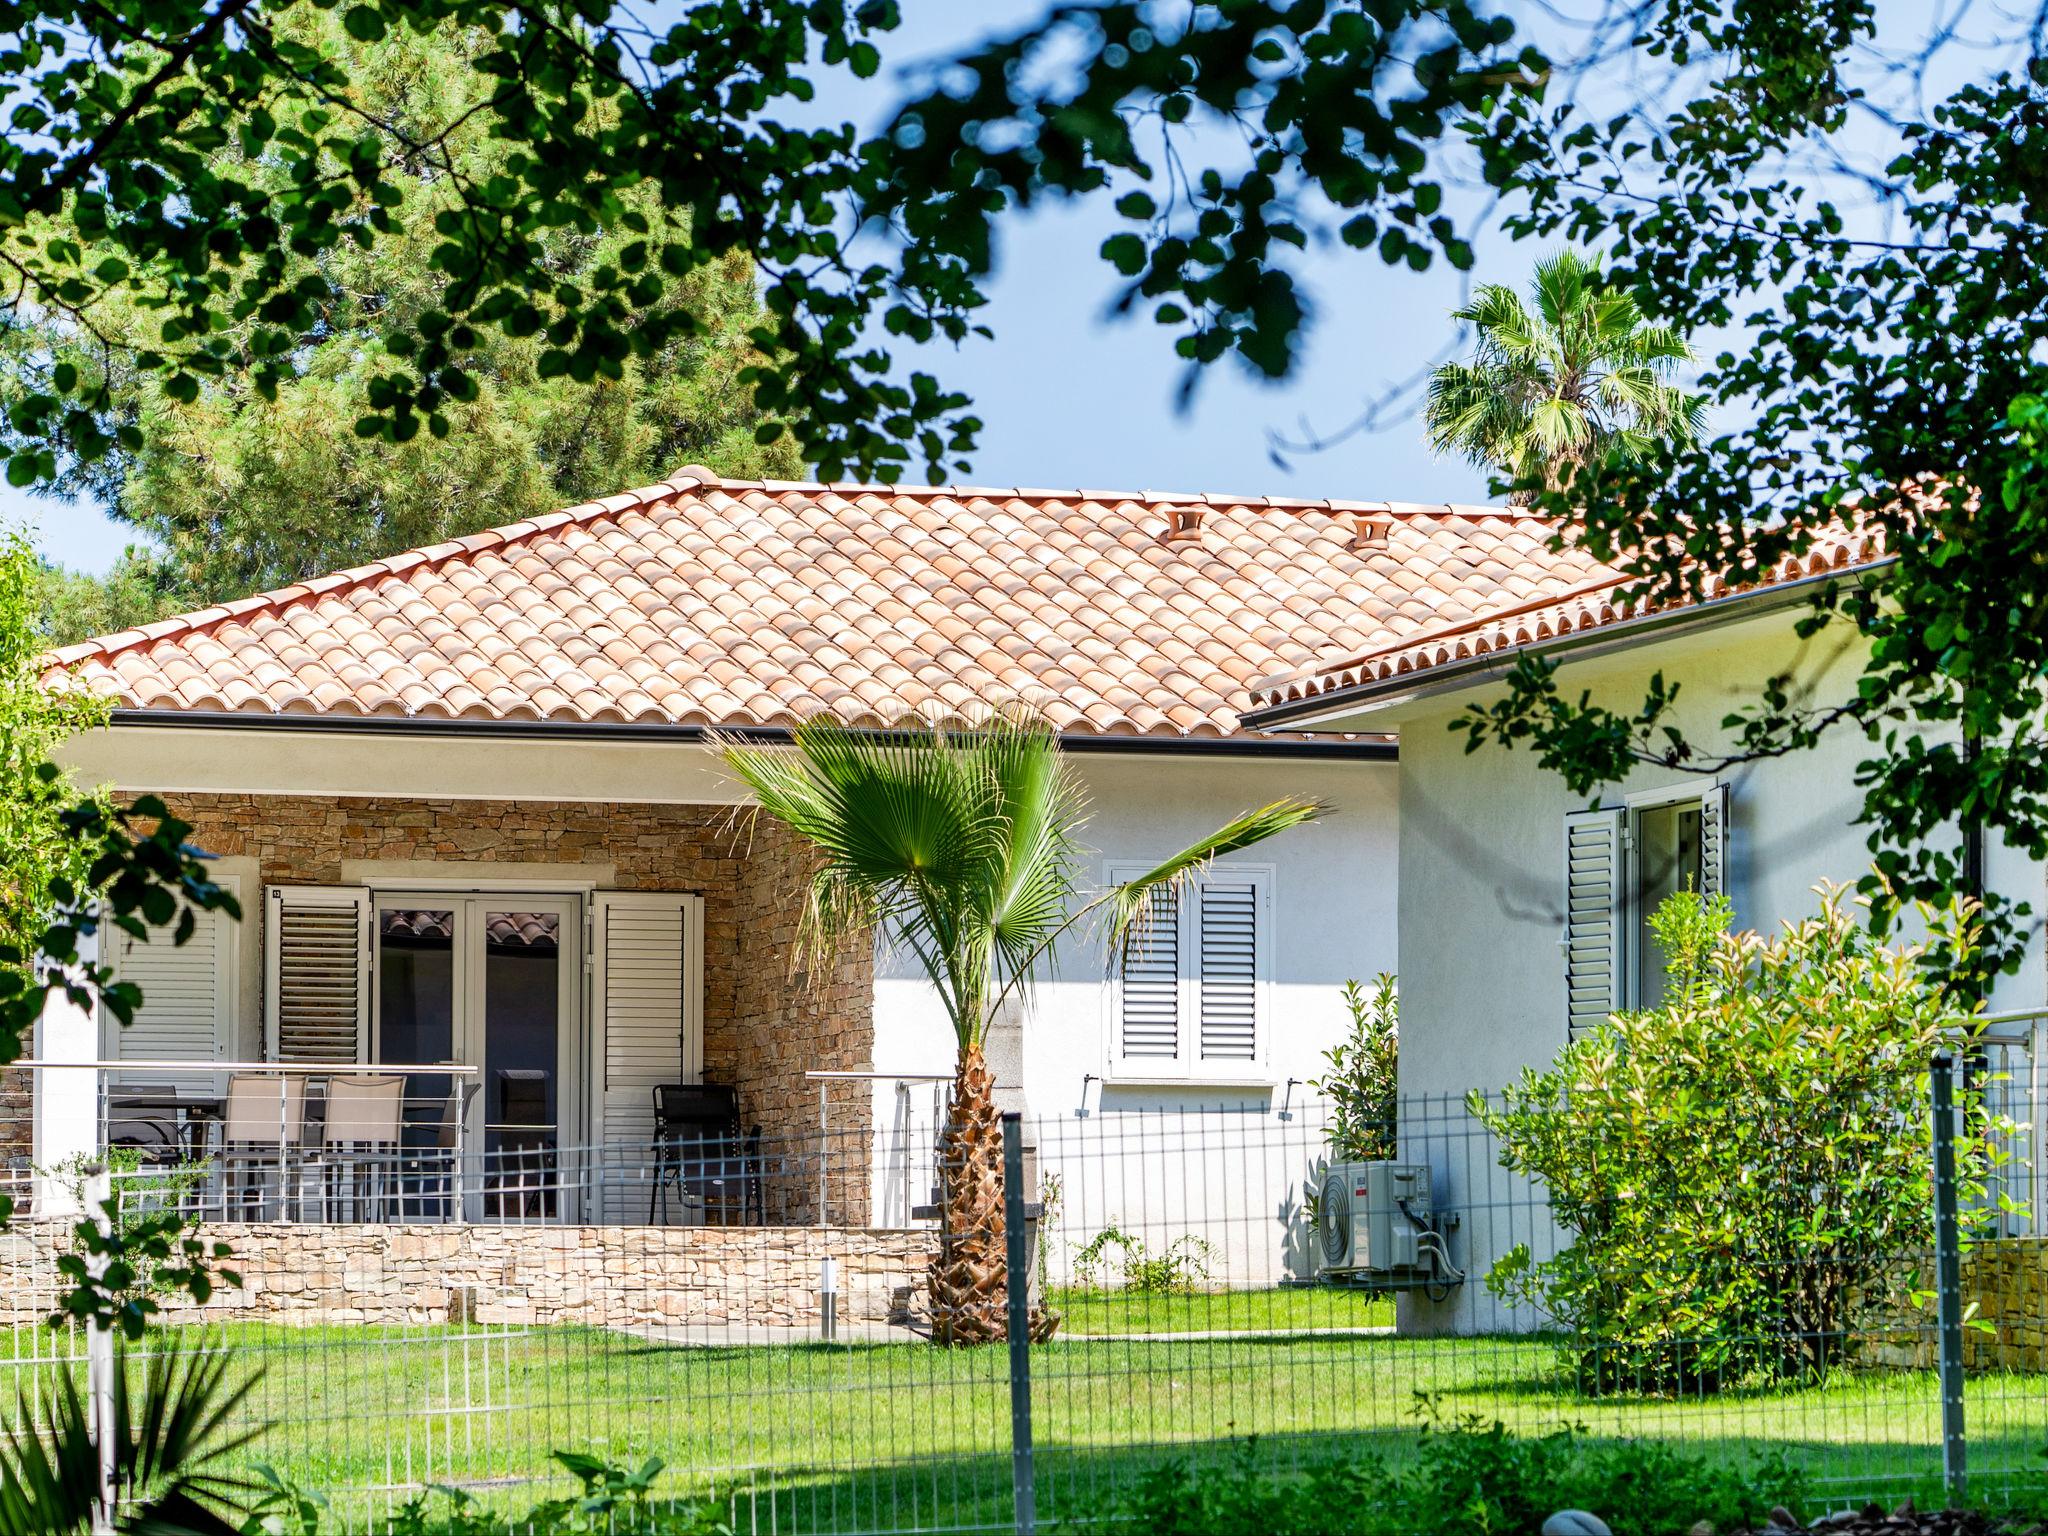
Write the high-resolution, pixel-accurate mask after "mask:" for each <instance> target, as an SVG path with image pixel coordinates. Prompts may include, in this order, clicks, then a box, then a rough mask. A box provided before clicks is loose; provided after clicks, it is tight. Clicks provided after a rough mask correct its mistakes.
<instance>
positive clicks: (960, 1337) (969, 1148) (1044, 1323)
mask: <svg viewBox="0 0 2048 1536" xmlns="http://www.w3.org/2000/svg"><path fill="white" fill-rule="evenodd" d="M1007 1236H1008V1231H1007V1227H1006V1225H1005V1221H1004V1216H1003V1122H1002V1116H1001V1115H999V1114H998V1113H997V1112H996V1078H995V1074H994V1073H993V1072H991V1071H989V1069H988V1063H987V1062H986V1061H984V1060H983V1059H982V1054H981V1047H980V1046H978V1045H970V1046H967V1047H965V1048H964V1049H963V1050H962V1051H961V1052H960V1061H959V1065H958V1066H957V1067H956V1068H955V1069H954V1073H953V1103H952V1106H951V1108H949V1109H948V1110H947V1111H946V1127H945V1130H944V1131H943V1132H942V1133H941V1134H940V1137H939V1251H938V1252H937V1253H936V1254H934V1255H933V1256H932V1265H931V1272H930V1275H929V1277H928V1279H927V1281H926V1291H927V1293H928V1295H929V1297H930V1300H931V1310H932V1342H934V1343H936V1344H949V1345H950V1344H995V1343H1000V1342H1001V1341H1002V1340H1003V1339H1004V1338H1005V1337H1006V1336H1007V1332H1008V1329H1007V1323H1008V1308H1009V1300H1010V1292H1009V1273H1008V1255H1007V1249H1006V1241H1007ZM1058 1326H1059V1319H1058V1318H1057V1317H1056V1316H1053V1315H1051V1314H1048V1313H1047V1312H1046V1311H1045V1310H1044V1309H1043V1308H1042V1307H1040V1306H1038V1305H1036V1304H1035V1303H1034V1305H1033V1306H1032V1308H1031V1329H1030V1331H1031V1336H1032V1338H1034V1339H1039V1340H1043V1339H1047V1338H1050V1337H1051V1336H1052V1331H1053V1329H1054V1328H1056V1327H1058Z"/></svg>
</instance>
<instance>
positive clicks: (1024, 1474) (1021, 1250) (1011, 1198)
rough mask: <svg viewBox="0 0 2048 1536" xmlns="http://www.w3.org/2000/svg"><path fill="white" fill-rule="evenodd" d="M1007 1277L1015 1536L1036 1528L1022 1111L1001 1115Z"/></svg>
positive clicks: (1029, 1294) (1027, 1229)
mask: <svg viewBox="0 0 2048 1536" xmlns="http://www.w3.org/2000/svg"><path fill="white" fill-rule="evenodd" d="M1003 1237H1004V1242H1005V1244H1006V1252H1005V1255H1004V1266H1003V1279H1004V1284H1005V1285H1006V1286H1008V1288H1009V1300H1010V1308H1009V1326H1008V1328H1007V1330H1006V1331H1007V1333H1008V1334H1009V1339H1010V1488H1011V1493H1012V1496H1013V1500H1014V1507H1015V1510H1016V1517H1017V1536H1033V1533H1034V1532H1036V1531H1037V1529H1038V1491H1037V1489H1036V1488H1035V1487H1034V1486H1033V1482H1032V1469H1031V1245H1030V1230H1029V1228H1028V1227H1027V1226H1026V1224H1025V1220H1024V1117H1023V1116H1022V1115H1020V1114H1018V1113H1017V1112H1016V1111H1015V1110H1012V1111H1010V1112H1009V1113H1008V1114H1006V1115H1004V1116H1003Z"/></svg>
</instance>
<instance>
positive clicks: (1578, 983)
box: [1563, 810, 1627, 1040]
mask: <svg viewBox="0 0 2048 1536" xmlns="http://www.w3.org/2000/svg"><path fill="white" fill-rule="evenodd" d="M1625 814H1626V813H1625V812H1623V811H1620V810H1602V811H1577V812H1574V813H1573V814H1571V815H1569V816H1567V817H1565V821H1564V863H1565V875H1564V887H1565V916H1564V938H1563V945H1564V990H1565V1037H1566V1039H1567V1040H1575V1039H1577V1038H1578V1037H1579V1035H1580V1034H1582V1033H1584V1032H1585V1031H1587V1030H1590V1029H1593V1028H1595V1027H1597V1026H1598V1025H1600V1024H1601V1023H1603V1022H1604V1021H1605V1020H1606V1018H1607V1016H1608V1015H1609V1014H1611V1013H1613V1012H1614V1011H1615V1009H1617V1008H1619V1007H1620V1006H1621V978H1622V934H1623V930H1624V925H1625V923H1626V921H1627V902H1626V899H1625V896H1624V891H1623V885H1622V846H1621V836H1622V818H1623V816H1624V815H1625Z"/></svg>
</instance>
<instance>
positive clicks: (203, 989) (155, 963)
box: [100, 875, 241, 1097]
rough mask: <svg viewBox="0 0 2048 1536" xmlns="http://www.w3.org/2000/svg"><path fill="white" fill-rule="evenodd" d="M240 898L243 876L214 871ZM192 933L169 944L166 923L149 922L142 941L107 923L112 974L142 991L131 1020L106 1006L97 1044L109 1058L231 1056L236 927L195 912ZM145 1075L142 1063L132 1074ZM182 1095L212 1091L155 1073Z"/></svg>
mask: <svg viewBox="0 0 2048 1536" xmlns="http://www.w3.org/2000/svg"><path fill="white" fill-rule="evenodd" d="M215 878H217V879H218V880H219V882H220V884H221V885H222V886H223V887H225V888H226V889H227V890H228V891H229V892H230V893H231V894H232V895H234V896H235V897H236V898H237V899H238V900H239V899H240V897H241V881H240V879H239V878H238V877H236V876H234V875H219V876H216V877H215ZM193 918H194V921H193V925H192V936H191V937H190V938H188V939H187V940H186V941H185V942H184V943H183V944H174V943H172V942H171V936H172V933H173V932H174V931H175V930H174V929H172V928H168V927H166V928H153V929H151V930H150V933H151V937H150V938H149V939H148V940H147V941H144V940H140V939H136V938H132V937H131V936H129V935H128V934H125V933H122V932H120V930H118V929H116V928H114V927H112V926H111V925H109V926H108V927H107V929H106V930H105V931H106V933H107V934H108V935H109V940H110V943H111V946H112V951H113V952H112V954H111V955H110V956H109V959H110V961H111V963H112V969H113V972H114V975H115V977H116V979H118V980H121V981H126V982H132V983H134V984H135V985H136V986H138V987H140V988H141V989H142V1003H141V1006H140V1007H138V1008H137V1009H136V1010H135V1021H134V1023H132V1024H130V1025H128V1026H127V1027H126V1028H123V1027H122V1025H121V1023H120V1021H119V1020H117V1019H115V1018H114V1017H113V1016H112V1015H111V1014H108V1013H106V1012H104V1010H103V1011H102V1013H101V1017H100V1050H101V1051H102V1052H103V1053H104V1057H105V1059H106V1060H109V1061H115V1060H120V1061H162V1062H181V1063H182V1062H195V1063H199V1062H209V1061H227V1060H231V1059H232V1057H233V1052H234V1041H235V995H236V991H237V988H236V984H235V983H236V974H237V966H236V964H235V961H236V955H237V953H238V951H237V949H236V940H237V935H238V933H239V925H238V924H237V923H236V922H235V920H234V919H233V918H231V917H229V916H228V915H227V914H226V913H225V912H195V913H194V914H193ZM134 1075H135V1076H136V1077H138V1078H141V1077H147V1076H149V1075H150V1074H149V1072H148V1069H147V1068H143V1069H141V1071H140V1072H138V1073H137V1074H134ZM157 1080H160V1081H162V1082H165V1083H167V1084H175V1086H176V1087H177V1089H178V1091H179V1092H180V1093H182V1094H186V1095H191V1096H199V1097H204V1096H207V1095H209V1094H212V1093H215V1092H217V1091H218V1085H216V1084H215V1082H214V1080H213V1079H212V1078H211V1077H210V1076H200V1075H198V1074H196V1073H186V1072H180V1073H177V1074H175V1075H171V1074H164V1075H162V1076H161V1077H160V1078H159V1079H157Z"/></svg>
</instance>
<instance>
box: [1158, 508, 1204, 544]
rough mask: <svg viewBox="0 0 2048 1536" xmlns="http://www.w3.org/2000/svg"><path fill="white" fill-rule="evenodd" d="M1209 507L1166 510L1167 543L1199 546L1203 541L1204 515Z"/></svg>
mask: <svg viewBox="0 0 2048 1536" xmlns="http://www.w3.org/2000/svg"><path fill="white" fill-rule="evenodd" d="M1206 511H1208V508H1207V507H1168V508H1167V509H1166V542H1167V543H1168V544H1199V543H1201V541H1202V514H1203V513H1204V512H1206Z"/></svg>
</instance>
